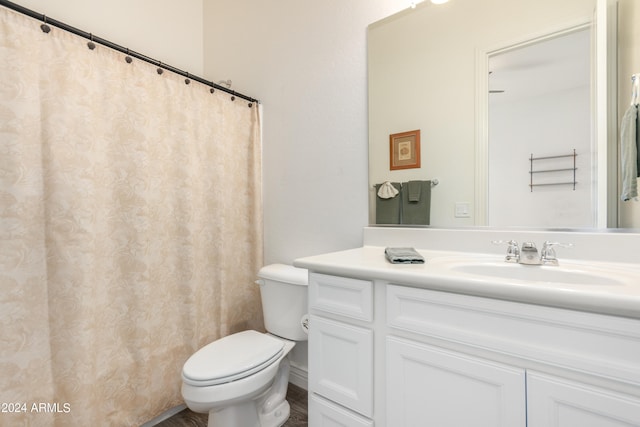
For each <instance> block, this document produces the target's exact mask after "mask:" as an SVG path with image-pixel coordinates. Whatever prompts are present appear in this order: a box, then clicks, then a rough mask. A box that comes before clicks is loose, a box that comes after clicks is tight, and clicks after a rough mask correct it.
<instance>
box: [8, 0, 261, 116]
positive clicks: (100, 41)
mask: <svg viewBox="0 0 640 427" xmlns="http://www.w3.org/2000/svg"><path fill="white" fill-rule="evenodd" d="M0 5H2V6H4V7H7V8H9V9H12V10H15V11H16V12H20V13H22V14H23V15H27V16H30V17H32V18H35V19H37V20H39V21H42V22H43V23H44V24H47V25H53V26H54V27H58V28H60V29H62V30H64V31H68V32H70V33H73V34H75V35H77V36H80V37H83V38H85V39H88V40H90V41H92V42H94V43H98V44H101V45H103V46H106V47H108V48H111V49H114V50H117V51H118V52H122V53H125V54H127V55H129V56H132V57H134V58H137V59H139V60H141V61H144V62H148V63H149V64H153V65H156V66H157V67H159V68H162V69H165V70H168V71H171V72H172V73H176V74H179V75H181V76H184V77H186V78H187V79H191V80H195V81H197V82H200V83H202V84H205V85H207V86H210V87H212V88H213V89H217V90H221V91H223V92H226V93H229V94H231V95H232V96H237V97H239V98H242V99H245V100H247V101H249V102H250V103H253V102H255V103H260V101H258V100H257V99H255V98H252V97H250V96H247V95H243V94H241V93H239V92H236V91H235V90H231V89H229V88H226V87H224V86H220V85H218V84H216V83H214V82H212V81H208V80H205V79H203V78H202V77H198V76H194V75H193V74H190V73H188V72H186V71H182V70H180V69H178V68H175V67H173V66H171V65H168V64H165V63H163V62H160V61H158V60H156V59H153V58H150V57H148V56H146V55H143V54H141V53H138V52H135V51H133V50H130V49H128V48H126V47H122V46H120V45H118V44H115V43H113V42H111V41H109V40H106V39H103V38H101V37H97V36H95V35H93V34H91V33H87V32H86V31H82V30H79V29H78V28H75V27H72V26H71V25H67V24H65V23H64V22H60V21H57V20H55V19H52V18H49V17H48V16H45V15H43V14H40V13H37V12H34V11H33V10H31V9H27V8H26V7H24V6H20V5H19V4H16V3H13V2H10V1H7V0H0ZM185 82H186V81H185ZM213 89H212V91H213ZM212 93H213V92H212ZM232 99H233V98H232ZM249 107H251V104H249Z"/></svg>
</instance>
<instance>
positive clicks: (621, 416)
mask: <svg viewBox="0 0 640 427" xmlns="http://www.w3.org/2000/svg"><path fill="white" fill-rule="evenodd" d="M527 399H528V414H527V417H528V419H529V424H528V425H529V427H575V426H580V427H623V426H624V427H632V426H633V427H637V426H640V399H639V398H637V397H633V396H627V395H623V394H619V393H615V392H611V391H609V390H605V389H601V388H598V387H594V386H591V385H585V384H580V383H578V382H573V381H569V380H565V379H560V378H556V377H551V376H549V375H545V374H540V373H535V372H529V373H528V374H527Z"/></svg>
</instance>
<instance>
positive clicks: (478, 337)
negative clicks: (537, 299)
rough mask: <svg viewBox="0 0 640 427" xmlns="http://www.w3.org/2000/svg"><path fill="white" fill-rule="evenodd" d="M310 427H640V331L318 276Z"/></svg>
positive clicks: (566, 313)
mask: <svg viewBox="0 0 640 427" xmlns="http://www.w3.org/2000/svg"><path fill="white" fill-rule="evenodd" d="M309 302H310V312H311V322H310V335H309V392H310V393H309V396H310V397H309V425H310V427H336V426H344V427H348V426H358V427H362V426H376V427H431V426H436V427H447V426H451V427H457V426H471V425H472V426H474V427H496V426H505V427H525V426H526V427H575V426H580V427H614V426H615V427H621V426H626V427H631V426H635V427H640V319H634V318H625V317H617V316H611V315H604V314H596V313H589V312H583V311H577V310H569V309H563V308H554V307H547V306H541V305H533V304H527V303H523V302H512V301H506V300H501V299H493V298H489V297H480V296H471V295H463V294H457V293H449V292H443V291H442V290H439V291H438V290H431V289H427V288H426V287H424V288H422V287H416V286H415V285H414V286H405V285H403V284H402V283H395V282H392V281H389V278H386V279H385V280H381V279H378V278H376V277H375V276H372V277H371V278H370V279H368V280H367V279H366V277H362V278H353V277H350V278H346V277H339V276H332V275H328V274H317V273H311V274H310V301H309Z"/></svg>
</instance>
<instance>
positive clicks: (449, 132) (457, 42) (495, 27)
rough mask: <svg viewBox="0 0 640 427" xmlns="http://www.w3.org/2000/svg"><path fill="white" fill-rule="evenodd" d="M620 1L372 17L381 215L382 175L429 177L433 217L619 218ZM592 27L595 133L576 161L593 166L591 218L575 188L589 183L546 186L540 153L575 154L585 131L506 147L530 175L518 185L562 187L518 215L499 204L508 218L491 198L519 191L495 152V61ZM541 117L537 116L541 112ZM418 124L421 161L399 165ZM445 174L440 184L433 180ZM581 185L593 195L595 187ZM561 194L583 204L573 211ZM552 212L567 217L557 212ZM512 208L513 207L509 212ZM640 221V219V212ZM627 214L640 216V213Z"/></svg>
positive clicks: (546, 1) (506, 0)
mask: <svg viewBox="0 0 640 427" xmlns="http://www.w3.org/2000/svg"><path fill="white" fill-rule="evenodd" d="M619 1H620V2H623V1H633V0H619ZM616 3H617V2H616V1H615V0H565V1H563V2H557V1H555V0H539V1H537V2H529V1H525V0H518V1H515V0H487V1H483V2H478V1H477V0H450V1H449V3H446V4H444V5H432V4H430V3H429V2H423V3H420V4H418V5H417V7H416V8H414V9H407V10H405V11H402V12H400V13H397V14H395V15H393V16H391V17H388V18H386V19H383V20H381V21H378V22H376V23H374V24H372V25H370V27H369V29H368V66H369V75H368V78H369V184H370V186H369V192H370V197H369V200H370V221H369V222H370V223H371V224H376V212H377V211H378V206H377V205H378V203H377V202H378V201H379V200H380V198H379V197H378V196H377V194H376V192H377V189H376V187H375V185H376V184H381V183H383V182H386V181H390V182H392V183H405V184H407V183H409V182H410V181H427V180H429V181H431V192H430V193H431V194H430V205H431V206H430V214H429V216H430V221H429V224H430V225H434V226H446V227H450V226H485V225H491V226H494V225H495V226H524V227H545V228H549V227H553V228H555V227H562V228H567V227H571V228H576V227H580V228H585V227H596V226H597V227H601V228H604V227H616V226H617V223H618V213H617V211H618V200H619V199H618V195H617V194H616V192H617V164H616V162H617V160H616V159H617V148H616V143H617V126H618V125H617V111H616V104H615V102H616V95H617V90H616V89H615V88H616V73H615V70H616V65H617V62H616V60H615V51H616V46H615V45H612V44H607V43H610V40H615V39H616V37H611V35H612V34H614V35H615V31H616V25H615V24H616V19H615V18H616V13H615V7H616ZM596 12H597V13H596ZM633 14H635V16H637V14H638V11H637V10H635V11H632V15H633ZM594 16H595V17H596V18H594ZM630 19H633V18H630ZM595 20H597V24H598V25H595V24H596V22H595ZM630 22H633V21H630ZM605 24H606V25H605ZM628 26H629V27H631V24H630V23H629V24H628ZM621 29H622V28H621ZM581 31H586V32H587V34H588V36H587V37H588V39H589V40H588V41H589V44H588V50H589V54H590V61H589V64H588V66H589V70H588V73H589V75H590V77H589V82H590V83H589V90H590V94H589V95H588V97H587V99H588V101H587V102H589V113H590V122H588V123H586V124H584V125H583V126H584V127H586V129H585V128H581V129H580V132H579V133H580V134H581V137H582V138H583V139H584V138H587V139H589V141H588V143H587V148H584V147H583V148H577V149H576V150H577V152H578V155H577V157H575V160H576V164H577V166H574V165H573V164H572V162H571V158H569V157H568V158H567V159H568V160H569V161H570V164H569V165H568V166H566V168H567V169H570V168H574V169H575V168H577V170H579V171H580V172H581V173H583V172H586V175H582V176H580V178H579V179H576V181H577V182H578V183H577V186H576V188H581V189H586V194H587V195H586V198H587V199H588V201H587V203H588V204H590V206H591V209H590V213H589V214H588V215H587V217H588V218H587V219H585V218H584V216H582V217H580V218H579V219H576V218H574V216H575V215H572V214H571V209H573V207H574V204H573V202H572V201H571V198H574V197H575V196H576V195H577V194H578V192H576V191H574V190H573V186H572V185H569V186H567V187H565V186H560V185H559V186H553V188H551V187H549V188H545V189H544V190H543V189H542V187H538V186H535V187H531V181H530V178H531V175H532V174H531V173H530V172H531V171H532V169H531V160H530V157H534V158H536V159H537V158H538V157H540V158H544V157H550V156H554V155H556V154H557V155H561V154H565V151H567V154H570V153H571V152H572V148H574V147H572V145H573V143H568V144H569V145H568V146H567V147H560V151H562V153H560V151H557V152H555V151H553V148H554V146H555V144H551V147H545V146H544V144H540V143H537V142H536V139H535V138H533V142H530V143H529V145H530V146H528V147H527V148H526V149H525V150H524V151H525V152H526V156H520V155H518V156H519V157H518V158H515V157H512V158H511V157H510V158H507V159H506V161H507V162H508V163H513V164H517V165H518V178H506V180H509V181H515V180H520V181H521V182H520V186H519V188H518V189H517V190H516V191H518V192H519V196H518V197H523V198H525V197H529V198H531V197H543V196H544V197H548V196H549V195H553V196H554V200H555V205H554V204H547V205H544V206H543V205H542V204H537V203H534V204H532V205H531V206H532V207H531V208H530V210H533V212H532V214H531V215H528V216H525V215H521V214H518V215H510V213H509V210H510V208H509V206H508V203H507V204H506V205H503V206H502V207H500V205H497V206H498V208H497V209H498V210H497V212H501V213H505V215H503V216H502V219H500V215H496V214H495V213H493V214H492V213H491V209H492V208H490V206H489V205H490V200H492V197H493V196H496V195H501V196H502V198H503V199H504V200H507V201H509V200H513V197H515V196H512V195H506V196H505V194H504V192H506V191H512V190H507V189H501V188H496V187H495V185H493V184H492V180H493V181H495V179H497V178H499V173H498V172H500V171H501V170H502V168H501V167H500V166H499V164H498V165H494V164H492V163H490V161H492V160H490V159H491V153H493V154H495V148H493V147H492V146H491V138H490V136H495V135H497V134H498V133H499V132H500V131H499V130H498V128H494V129H492V128H491V126H490V123H491V121H495V120H494V119H495V117H496V116H494V117H492V118H490V114H491V112H490V108H489V106H490V102H493V101H492V99H491V97H493V96H494V93H495V92H492V93H491V94H490V91H496V90H500V89H499V88H493V87H490V86H489V80H490V77H489V76H490V75H491V74H490V73H489V72H490V71H491V69H490V68H491V67H490V64H493V61H494V60H495V61H498V60H499V59H501V58H500V56H506V53H509V52H515V51H516V48H520V47H523V46H537V47H540V46H543V43H542V41H549V40H550V41H553V40H556V41H557V40H561V38H562V37H563V36H565V35H570V36H571V35H575V34H579V33H580V32H581ZM629 31H630V30H629ZM583 34H584V33H583ZM603 40H604V41H603ZM583 41H584V39H583ZM560 59H562V56H560ZM532 64H533V65H535V64H534V63H533V62H532ZM524 65H526V60H524V61H521V62H520V66H524ZM530 65H531V64H530ZM538 65H540V64H539V63H538ZM491 66H494V65H491ZM492 74H493V73H492ZM495 77H496V78H497V77H498V72H496V74H495ZM492 84H493V83H492ZM582 96H583V100H584V95H582ZM583 102H584V101H583ZM626 102H627V103H628V100H627V101H626ZM496 111H497V110H496ZM527 114H531V113H527ZM531 118H532V120H531V121H530V122H531V123H535V120H533V117H531ZM520 127H521V129H520V133H521V134H522V135H525V134H529V133H530V132H529V131H528V130H527V127H526V120H525V121H523V123H522V124H521V125H520ZM413 130H420V156H421V161H420V162H418V163H419V165H420V166H419V167H415V168H406V169H400V170H390V160H391V159H390V152H391V142H390V135H392V134H400V133H403V132H408V131H413ZM516 133H517V132H516ZM540 138H546V137H543V136H540V137H539V139H538V141H540ZM564 139H565V140H566V138H564ZM511 140H512V141H513V140H514V138H511ZM561 140H563V139H562V138H561ZM607 141H609V142H610V143H609V144H608V143H607ZM565 148H566V149H565ZM514 156H515V155H514ZM543 163H545V162H544V161H538V160H534V167H535V166H537V165H540V168H542V169H544V168H550V169H565V165H564V164H563V165H561V166H556V165H555V164H554V163H553V162H552V164H543ZM534 170H535V169H534ZM492 171H493V173H492ZM534 173H537V171H536V172H534ZM552 175H553V174H552ZM523 177H524V178H523ZM502 179H503V180H505V178H502ZM436 181H437V183H438V184H437V185H436V186H433V183H434V182H436ZM543 182H544V181H543ZM403 188H407V187H403ZM532 188H534V191H531V189H532ZM535 190H540V191H535ZM558 192H561V193H559V194H558ZM520 193H521V194H520ZM581 194H582V195H581V197H582V198H585V196H584V194H585V193H584V192H583V193H581ZM493 198H495V197H493ZM491 203H493V202H491ZM502 203H503V204H504V203H505V202H504V201H503V202H502ZM517 204H518V205H520V204H521V203H517ZM558 205H564V206H565V207H567V206H568V207H570V208H571V209H569V210H567V211H561V210H559V207H558ZM493 209H494V211H495V209H496V208H493ZM574 211H575V209H574ZM530 213H531V212H530ZM514 216H515V218H514ZM549 217H554V218H555V220H554V221H551V222H549V221H548V219H549ZM504 218H509V222H508V223H507V222H506V221H505V220H504ZM558 218H559V219H558ZM492 219H493V221H494V222H492ZM637 222H638V223H639V224H640V218H639V219H638V220H637ZM621 226H632V227H638V225H635V224H634V221H627V224H621Z"/></svg>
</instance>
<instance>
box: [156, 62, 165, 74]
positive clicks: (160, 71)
mask: <svg viewBox="0 0 640 427" xmlns="http://www.w3.org/2000/svg"><path fill="white" fill-rule="evenodd" d="M156 72H157V73H158V74H162V73H163V72H164V71H163V70H162V62H160V61H158V69H157V70H156Z"/></svg>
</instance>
